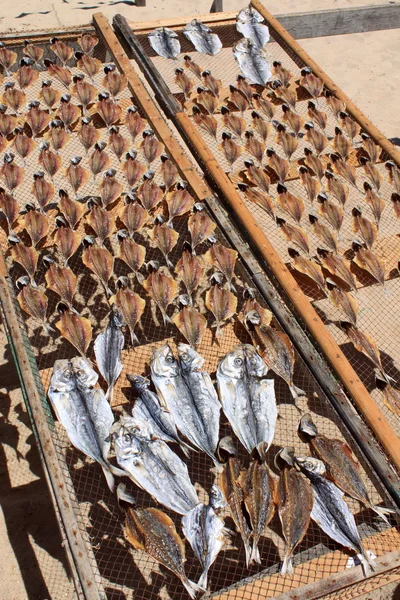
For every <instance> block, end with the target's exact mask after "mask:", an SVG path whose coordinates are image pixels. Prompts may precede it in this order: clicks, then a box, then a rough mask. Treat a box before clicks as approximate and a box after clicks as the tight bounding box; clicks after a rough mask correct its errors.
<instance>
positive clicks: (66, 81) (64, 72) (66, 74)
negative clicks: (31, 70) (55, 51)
mask: <svg viewBox="0 0 400 600" xmlns="http://www.w3.org/2000/svg"><path fill="white" fill-rule="evenodd" d="M43 62H44V64H45V66H46V67H47V70H48V72H49V74H50V75H51V76H52V77H55V78H56V79H58V81H59V82H60V83H62V85H63V86H65V87H66V88H67V89H68V90H69V86H70V85H71V80H72V73H71V70H70V69H66V68H65V67H60V66H59V65H56V64H55V63H54V62H53V61H51V60H49V59H47V58H45V59H44V61H43Z"/></svg>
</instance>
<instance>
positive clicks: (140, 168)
mask: <svg viewBox="0 0 400 600" xmlns="http://www.w3.org/2000/svg"><path fill="white" fill-rule="evenodd" d="M122 171H123V173H124V175H125V179H126V181H127V182H128V185H129V187H131V188H133V187H134V186H135V185H136V184H137V182H138V181H139V180H140V179H141V177H142V175H144V173H145V172H146V167H145V166H144V165H143V164H142V163H141V162H139V161H138V160H136V158H134V157H132V156H131V155H130V153H129V152H128V153H127V155H126V161H125V162H124V163H123V165H122Z"/></svg>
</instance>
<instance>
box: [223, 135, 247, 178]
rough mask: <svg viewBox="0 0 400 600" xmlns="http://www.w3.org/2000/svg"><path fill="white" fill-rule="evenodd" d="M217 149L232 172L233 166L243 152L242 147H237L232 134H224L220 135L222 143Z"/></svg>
mask: <svg viewBox="0 0 400 600" xmlns="http://www.w3.org/2000/svg"><path fill="white" fill-rule="evenodd" d="M219 148H220V149H221V150H222V151H223V153H224V155H225V159H226V161H227V163H228V164H229V167H230V171H232V170H233V165H234V163H235V162H236V161H237V159H238V158H239V156H240V155H241V154H242V152H243V148H242V146H239V145H238V144H237V143H236V142H235V141H234V140H233V139H232V134H230V133H227V132H224V133H223V134H222V142H221V144H220V145H219Z"/></svg>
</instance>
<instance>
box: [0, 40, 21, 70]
mask: <svg viewBox="0 0 400 600" xmlns="http://www.w3.org/2000/svg"><path fill="white" fill-rule="evenodd" d="M17 58H18V54H17V53H16V52H13V50H10V49H9V48H7V46H5V45H4V43H3V42H2V43H1V45H0V65H1V66H2V67H3V69H4V75H5V76H6V77H10V76H11V70H10V69H11V67H12V66H13V65H14V64H15V63H16V61H17Z"/></svg>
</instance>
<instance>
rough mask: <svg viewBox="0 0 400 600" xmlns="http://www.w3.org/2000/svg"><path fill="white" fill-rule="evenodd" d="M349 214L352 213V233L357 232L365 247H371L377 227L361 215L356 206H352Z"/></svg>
mask: <svg viewBox="0 0 400 600" xmlns="http://www.w3.org/2000/svg"><path fill="white" fill-rule="evenodd" d="M351 214H352V215H353V223H352V230H353V231H354V233H358V234H359V236H360V238H361V240H362V241H363V242H364V243H365V245H366V247H367V248H368V249H371V248H372V246H373V245H374V243H375V242H376V238H377V236H378V227H377V226H376V225H375V223H371V221H369V220H368V219H366V218H365V217H363V216H362V213H361V210H360V209H359V208H357V207H354V208H353V210H352V211H351Z"/></svg>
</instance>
